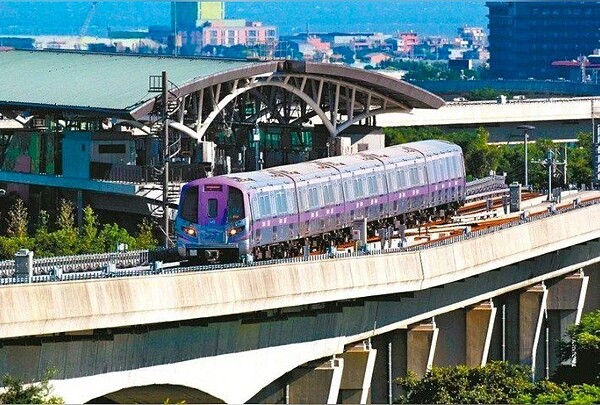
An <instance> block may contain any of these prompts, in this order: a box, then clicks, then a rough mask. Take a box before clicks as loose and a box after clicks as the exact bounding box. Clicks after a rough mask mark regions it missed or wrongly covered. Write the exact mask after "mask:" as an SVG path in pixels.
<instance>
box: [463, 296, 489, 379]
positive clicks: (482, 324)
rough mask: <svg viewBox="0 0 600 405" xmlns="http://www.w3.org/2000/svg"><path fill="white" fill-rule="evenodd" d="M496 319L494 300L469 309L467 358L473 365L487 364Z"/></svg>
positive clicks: (467, 319) (466, 327)
mask: <svg viewBox="0 0 600 405" xmlns="http://www.w3.org/2000/svg"><path fill="white" fill-rule="evenodd" d="M495 319H496V307H494V303H493V302H492V300H489V301H484V302H482V303H480V304H479V305H476V306H475V307H473V308H470V309H468V310H467V314H466V325H465V329H466V333H465V334H466V339H465V343H466V356H465V357H466V359H465V364H466V365H467V366H471V367H479V366H485V365H486V363H487V359H488V353H489V351H490V343H491V341H492V330H493V327H494V321H495Z"/></svg>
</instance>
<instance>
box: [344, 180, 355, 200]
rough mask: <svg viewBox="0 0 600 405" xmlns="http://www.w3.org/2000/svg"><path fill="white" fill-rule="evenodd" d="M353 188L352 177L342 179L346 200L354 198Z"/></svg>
mask: <svg viewBox="0 0 600 405" xmlns="http://www.w3.org/2000/svg"><path fill="white" fill-rule="evenodd" d="M353 190H354V188H353V187H352V179H350V178H348V179H346V180H344V191H345V192H346V202H349V201H352V200H353V199H354V193H353Z"/></svg>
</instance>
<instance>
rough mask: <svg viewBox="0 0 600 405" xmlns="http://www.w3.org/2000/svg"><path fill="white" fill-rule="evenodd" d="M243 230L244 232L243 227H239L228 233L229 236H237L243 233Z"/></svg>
mask: <svg viewBox="0 0 600 405" xmlns="http://www.w3.org/2000/svg"><path fill="white" fill-rule="evenodd" d="M243 230H244V227H243V226H238V227H236V228H231V229H230V230H229V231H228V232H227V233H228V234H229V236H234V235H237V234H238V233H242V231H243Z"/></svg>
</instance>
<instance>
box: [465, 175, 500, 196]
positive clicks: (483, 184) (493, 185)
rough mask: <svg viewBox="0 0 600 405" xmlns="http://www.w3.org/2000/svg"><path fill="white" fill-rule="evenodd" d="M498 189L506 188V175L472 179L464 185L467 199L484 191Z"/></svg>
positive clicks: (492, 191) (488, 191)
mask: <svg viewBox="0 0 600 405" xmlns="http://www.w3.org/2000/svg"><path fill="white" fill-rule="evenodd" d="M498 190H501V191H505V190H507V186H506V177H505V176H500V175H497V174H495V175H492V176H488V177H484V178H482V179H477V180H473V181H470V182H468V183H467V185H466V195H467V199H472V198H473V196H478V195H480V194H481V195H483V194H485V193H490V192H491V193H494V192H497V191H498Z"/></svg>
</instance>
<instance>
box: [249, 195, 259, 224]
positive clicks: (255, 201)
mask: <svg viewBox="0 0 600 405" xmlns="http://www.w3.org/2000/svg"><path fill="white" fill-rule="evenodd" d="M250 203H251V204H252V215H253V216H254V218H260V206H259V204H258V199H257V198H256V195H255V196H254V197H252V200H251V201H250Z"/></svg>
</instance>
